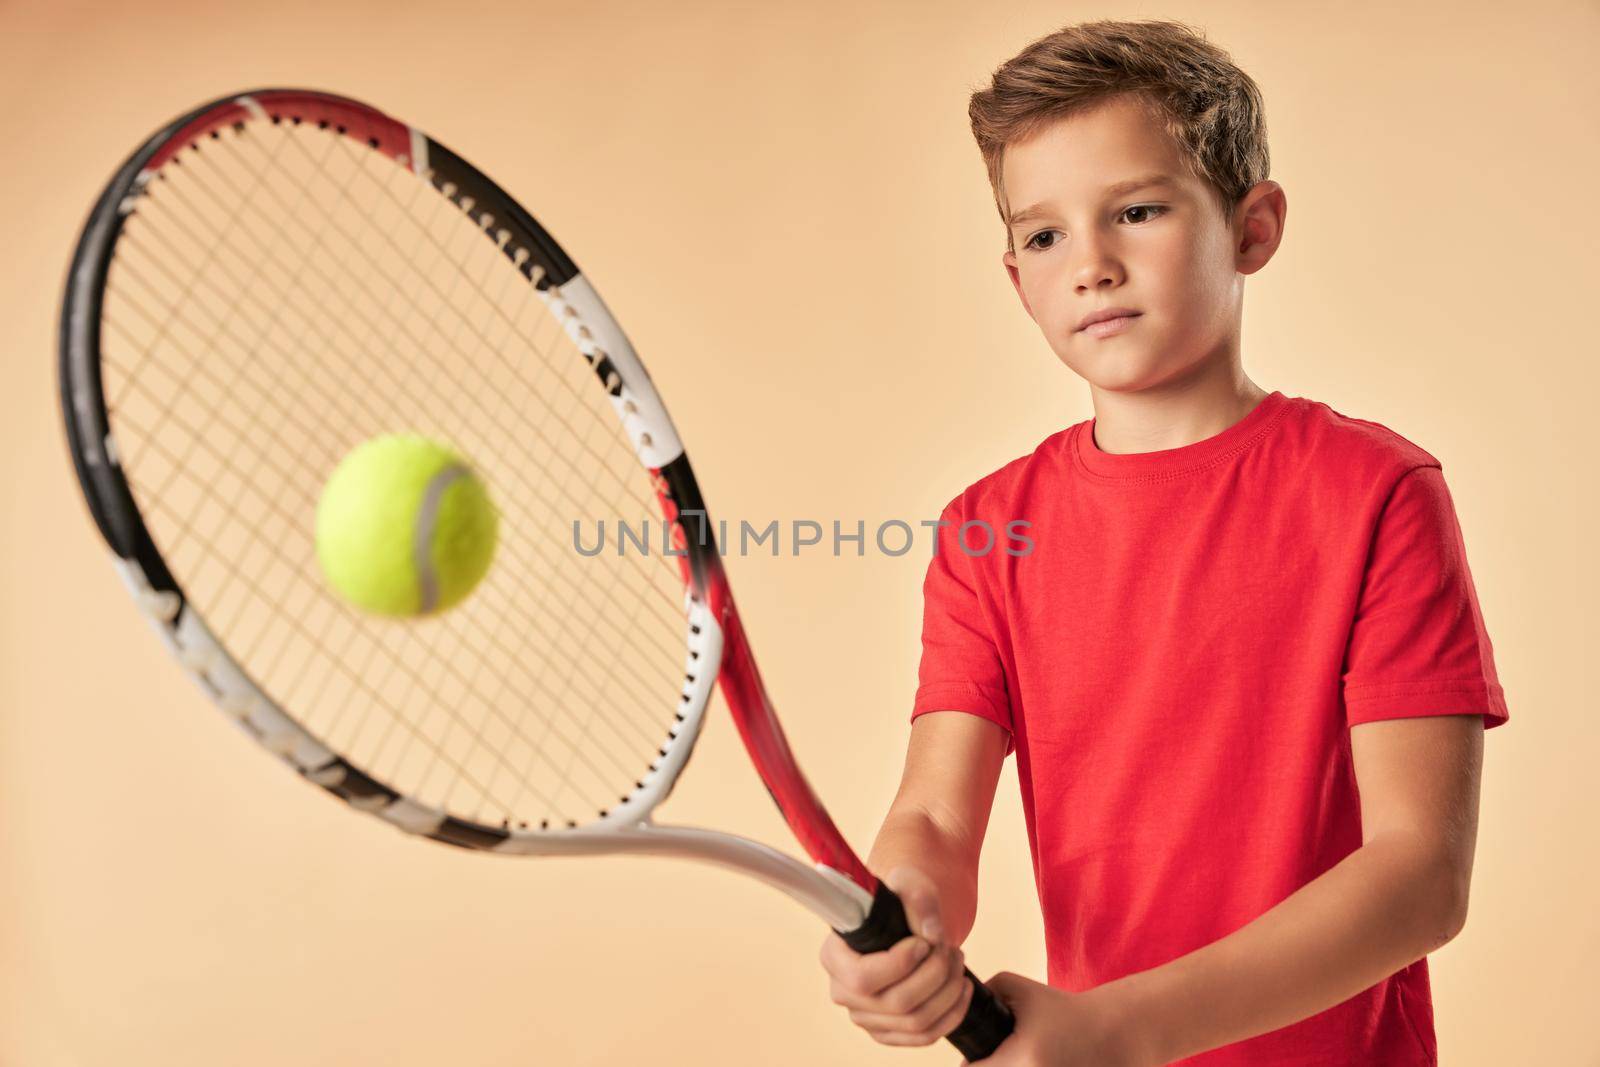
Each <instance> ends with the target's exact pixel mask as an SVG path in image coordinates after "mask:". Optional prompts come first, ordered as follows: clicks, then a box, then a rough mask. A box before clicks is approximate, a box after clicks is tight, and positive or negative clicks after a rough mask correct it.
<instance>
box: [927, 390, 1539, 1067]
mask: <svg viewBox="0 0 1600 1067" xmlns="http://www.w3.org/2000/svg"><path fill="white" fill-rule="evenodd" d="M1093 425H1094V422H1093V420H1092V419H1091V420H1089V421H1087V422H1082V423H1079V424H1077V425H1075V426H1071V427H1069V428H1067V429H1065V430H1062V431H1060V432H1058V433H1055V434H1052V435H1051V436H1050V437H1047V438H1046V439H1045V440H1044V441H1043V442H1042V443H1041V444H1040V445H1039V447H1038V448H1036V449H1035V450H1034V451H1033V452H1032V453H1031V454H1029V455H1027V456H1023V457H1021V458H1019V459H1016V460H1013V461H1012V462H1010V463H1008V464H1006V465H1005V466H1004V467H1001V468H1000V469H999V470H997V471H995V472H994V473H993V474H990V475H988V476H986V477H984V478H982V479H980V480H979V481H977V482H976V483H974V484H973V485H971V486H969V487H968V488H967V489H966V490H964V491H963V492H962V493H961V494H960V495H959V496H957V497H956V498H955V499H954V500H952V501H951V502H950V504H949V505H948V506H947V507H946V508H945V510H944V512H943V514H942V515H941V519H942V520H944V521H946V522H948V523H949V524H950V525H948V526H944V527H941V528H940V529H939V530H938V532H937V537H938V545H937V551H936V553H935V555H934V557H933V559H932V561H931V562H930V563H929V566H928V572H927V577H926V579H925V580H924V585H923V596H924V614H923V629H922V662H921V667H920V670H919V682H920V685H919V687H918V689H917V694H916V700H915V704H914V706H913V709H912V718H913V719H915V718H916V716H918V715H921V714H923V713H925V712H929V711H940V710H946V711H963V712H968V713H970V714H973V715H978V716H981V717H982V718H985V719H988V720H990V721H992V722H995V723H998V724H999V725H1000V726H1002V727H1004V728H1005V729H1006V730H1008V731H1010V734H1011V748H1010V749H1008V751H1010V750H1014V751H1015V752H1016V754H1017V773H1018V777H1019V779H1020V782H1021V787H1022V806H1023V810H1024V812H1025V815H1026V818H1027V827H1028V839H1029V844H1030V847H1031V849H1032V852H1033V864H1034V873H1035V879H1036V882H1037V888H1038V893H1039V901H1040V905H1041V907H1042V909H1043V912H1044V927H1045V945H1046V950H1047V953H1048V957H1049V982H1050V984H1051V985H1053V986H1057V987H1059V988H1062V989H1069V990H1083V989H1088V988H1090V987H1092V986H1096V985H1100V984H1101V983H1104V982H1107V981H1110V980H1112V979H1115V978H1119V977H1121V976H1123V975H1125V974H1130V973H1133V972H1136V971H1143V970H1148V969H1149V968H1152V967H1156V966H1159V965H1160V964H1163V963H1166V962H1167V961H1169V960H1172V959H1174V958H1176V957H1178V956H1182V955H1185V954H1187V953H1189V952H1193V951H1194V950H1196V949H1198V948H1201V947H1202V946H1204V945H1207V944H1209V943H1210V942H1213V941H1216V940H1218V939H1219V938H1222V937H1224V936H1226V935H1227V934H1229V933H1232V932H1233V931H1234V930H1237V929H1238V928H1240V927H1242V926H1244V925H1246V924H1247V923H1249V922H1250V921H1251V920H1253V919H1255V918H1256V917H1257V916H1259V915H1261V914H1262V913H1263V912H1265V911H1267V910H1269V909H1270V908H1271V907H1272V906H1273V905H1275V904H1277V903H1278V902H1279V901H1281V900H1283V899H1284V898H1285V897H1287V896H1289V895H1290V894H1291V893H1293V892H1294V891H1295V890H1296V889H1298V888H1299V887H1300V886H1302V885H1305V884H1306V883H1307V882H1310V881H1311V880H1312V879H1314V878H1316V877H1317V876H1318V875H1319V874H1321V873H1322V872H1324V871H1326V870H1327V869H1328V868H1330V867H1332V866H1334V864H1336V863H1337V862H1338V861H1339V860H1341V859H1342V858H1344V857H1345V856H1346V855H1348V854H1349V853H1350V852H1352V851H1354V850H1355V849H1356V848H1357V847H1358V846H1360V844H1361V811H1360V807H1359V803H1358V799H1357V793H1356V780H1355V775H1354V771H1353V767H1352V763H1351V752H1350V733H1349V730H1350V727H1351V726H1353V725H1355V724H1357V723H1362V722H1369V721H1372V720H1376V719H1394V718H1407V717H1411V716H1421V715H1458V714H1481V715H1482V716H1483V717H1484V725H1485V727H1492V726H1497V725H1499V724H1500V723H1503V722H1505V721H1506V719H1507V717H1508V713H1507V710H1506V704H1505V697H1504V694H1503V693H1502V691H1501V688H1500V685H1499V682H1498V679H1497V677H1496V675H1495V668H1494V659H1493V649H1492V646H1491V645H1490V642H1489V635H1488V633H1487V632H1486V631H1485V629H1484V624H1483V617H1482V614H1481V613H1480V611H1479V608H1478V600H1477V594H1476V593H1475V591H1474V589H1473V586H1472V576H1471V573H1470V572H1469V570H1468V568H1467V557H1466V550H1465V548H1464V546H1463V543H1462V537H1461V530H1460V527H1459V525H1458V524H1457V522H1456V517H1455V511H1454V508H1453V506H1452V504H1451V500H1450V494H1449V491H1448V490H1447V489H1446V488H1445V482H1444V478H1443V475H1442V474H1441V471H1440V465H1439V461H1438V460H1436V459H1434V458H1433V457H1432V456H1430V455H1429V454H1428V453H1427V452H1425V451H1423V450H1422V449H1421V448H1418V447H1417V446H1416V445H1414V444H1412V443H1411V442H1409V441H1407V440H1405V439H1404V438H1403V437H1401V436H1399V435H1398V434H1396V433H1394V432H1393V431H1392V430H1389V429H1387V428H1386V427H1384V426H1381V425H1379V424H1377V423H1373V422H1367V421H1364V420H1361V419H1353V418H1349V417H1347V416H1344V415H1341V414H1339V413H1338V412H1336V411H1334V410H1333V409H1332V408H1330V407H1328V406H1327V405H1326V404H1322V403H1318V402H1315V401H1311V400H1307V399H1304V398H1301V397H1286V396H1284V395H1283V394H1282V393H1281V392H1274V393H1272V394H1270V395H1269V396H1267V397H1266V398H1265V399H1263V400H1262V401H1260V402H1259V403H1258V404H1257V405H1256V407H1255V408H1254V409H1252V410H1251V412H1250V413H1249V414H1248V415H1246V416H1245V417H1244V418H1243V419H1241V420H1240V421H1239V422H1237V423H1235V424H1234V425H1232V426H1230V427H1229V428H1228V429H1226V430H1224V431H1222V432H1221V433H1219V434H1217V435H1215V436H1213V437H1209V438H1206V439H1205V440H1203V441H1198V442H1195V443H1194V444H1191V445H1185V446H1183V447H1181V448H1171V449H1164V450H1161V451H1157V452H1144V453H1137V454H1124V455H1114V454H1109V453H1106V452H1102V451H1100V449H1099V447H1098V446H1097V445H1096V444H1095V442H1094V438H1093V432H1092V431H1093ZM1013 520H1024V521H1026V522H1027V523H1029V524H1030V525H1028V526H1026V527H1023V526H1015V525H1011V526H1009V527H1008V524H1011V523H1012V522H1013ZM979 522H981V523H985V524H987V529H986V528H985V527H984V526H980V525H976V523H979ZM963 523H971V524H974V525H970V526H968V527H966V528H965V530H964V532H963V526H962V524H963ZM958 538H964V541H963V542H960V543H958V540H957V539H958ZM1024 538H1025V539H1026V540H1024ZM962 544H964V545H965V546H966V548H965V549H963V547H962ZM986 545H987V546H988V551H986V552H985V551H983V549H984V548H985V546H986ZM1180 1062H1182V1063H1185V1064H1203V1065H1205V1067H1221V1065H1230V1067H1233V1065H1261V1064H1272V1065H1274V1067H1285V1065H1290V1064H1318V1065H1325V1064H1385V1065H1387V1067H1402V1065H1410V1064H1428V1065H1432V1064H1434V1063H1436V1062H1437V1052H1436V1047H1435V1043H1434V1032H1433V1010H1432V1001H1431V997H1430V994H1429V988H1428V970H1427V961H1426V960H1418V961H1417V962H1416V963H1414V964H1412V965H1411V966H1409V967H1406V968H1405V969H1404V970H1402V971H1400V972H1398V973H1397V974H1395V975H1393V976H1391V977H1389V978H1387V979H1385V980H1384V981H1382V982H1379V983H1378V984H1377V985H1375V986H1373V987H1372V988H1371V989H1368V990H1366V991H1365V992H1363V993H1361V994H1359V995H1357V996H1355V997H1352V998H1351V999H1350V1000H1347V1001H1345V1002H1344V1003H1342V1004H1339V1005H1337V1006H1335V1007H1333V1008H1330V1009H1328V1010H1326V1011H1324V1012H1321V1013H1320V1014H1318V1015H1315V1016H1312V1017H1310V1018H1308V1019H1303V1020H1301V1021H1300V1022H1298V1023H1295V1024H1293V1025H1291V1026H1287V1027H1284V1028H1283V1029H1280V1030H1276V1031H1274V1032H1272V1033H1269V1034H1262V1035H1260V1036H1258V1037H1255V1038H1252V1039H1250V1040H1247V1041H1242V1042H1239V1043H1236V1044H1233V1045H1229V1046H1227V1047H1226V1048H1221V1049H1215V1050H1212V1051H1210V1052H1207V1053H1204V1054H1202V1055H1198V1056H1195V1057H1192V1058H1190V1059H1186V1060H1183V1061H1180Z"/></svg>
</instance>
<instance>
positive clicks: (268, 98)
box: [145, 89, 411, 171]
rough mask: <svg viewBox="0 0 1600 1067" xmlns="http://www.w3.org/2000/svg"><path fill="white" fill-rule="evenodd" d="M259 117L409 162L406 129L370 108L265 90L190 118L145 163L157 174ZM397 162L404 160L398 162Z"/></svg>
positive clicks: (323, 97)
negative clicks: (312, 127) (323, 131)
mask: <svg viewBox="0 0 1600 1067" xmlns="http://www.w3.org/2000/svg"><path fill="white" fill-rule="evenodd" d="M263 116H265V117H266V118H267V119H269V120H270V119H273V118H276V119H278V120H280V121H286V122H296V123H306V122H310V123H314V124H316V125H317V126H320V127H324V128H332V129H335V130H337V131H339V132H340V133H342V134H344V135H345V136H346V137H349V138H352V139H353V140H356V141H360V142H362V143H364V144H368V145H371V146H372V147H373V148H376V149H377V150H378V151H380V152H382V153H383V154H384V155H386V156H388V157H389V158H391V159H393V160H395V161H396V162H397V163H402V164H403V165H408V164H409V163H410V161H411V157H410V153H411V127H409V126H407V125H406V124H405V123H403V122H397V121H396V120H394V119H392V118H390V117H389V116H388V115H385V114H384V113H383V112H381V111H378V110H377V109H375V108H371V107H368V106H367V105H365V104H361V103H357V102H356V101H354V100H348V99H346V98H345V97H342V96H334V95H333V94H332V93H313V92H304V91H288V90H277V89H273V90H268V91H266V92H261V93H248V94H245V95H243V96H236V97H234V98H233V99H231V100H228V101H226V102H224V103H221V104H219V105H217V106H216V107H214V108H211V109H210V110H208V111H205V112H202V113H201V114H199V115H196V116H195V117H194V118H192V119H190V120H189V121H188V122H187V123H185V124H184V125H183V126H181V127H179V128H178V129H177V130H174V131H173V132H172V133H171V134H170V135H169V136H168V138H167V140H166V143H165V144H163V145H162V146H161V147H160V148H159V149H157V151H156V154H155V155H154V156H152V157H150V161H149V162H148V163H146V164H145V169H146V170H152V171H153V170H159V169H160V168H161V167H163V166H165V165H166V164H167V163H168V162H169V161H170V160H171V159H172V158H173V157H174V156H176V155H177V154H178V153H179V152H181V151H183V150H184V149H185V148H198V147H200V146H201V145H203V144H204V143H205V139H206V138H208V137H213V136H216V135H218V134H219V133H220V131H221V130H222V129H223V128H224V127H226V126H232V125H235V124H237V123H242V122H249V121H252V120H256V119H260V118H262V117H263ZM401 157H405V158H404V160H402V159H401Z"/></svg>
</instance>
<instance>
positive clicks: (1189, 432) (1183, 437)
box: [1089, 363, 1268, 455]
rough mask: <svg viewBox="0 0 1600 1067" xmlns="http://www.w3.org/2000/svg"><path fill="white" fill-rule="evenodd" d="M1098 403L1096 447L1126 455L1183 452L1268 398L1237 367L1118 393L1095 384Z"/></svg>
mask: <svg viewBox="0 0 1600 1067" xmlns="http://www.w3.org/2000/svg"><path fill="white" fill-rule="evenodd" d="M1089 393H1090V397H1091V399H1092V400H1093V403H1094V443H1095V446H1096V447H1097V448H1099V449H1100V451H1102V452H1106V453H1110V454H1113V455H1126V454H1129V453H1135V452H1158V451H1162V450H1164V449H1169V448H1182V447H1183V446H1184V445H1192V444H1194V443H1195V442H1196V441H1204V440H1205V439H1206V438H1208V437H1215V436H1216V435H1217V434H1219V433H1221V432H1222V431H1223V430H1226V429H1227V428H1228V427H1230V426H1232V425H1233V424H1234V423H1236V422H1238V421H1239V420H1240V419H1242V418H1244V417H1245V416H1246V415H1248V414H1250V412H1251V410H1253V409H1254V408H1255V406H1256V405H1257V404H1259V403H1260V402H1261V400H1262V399H1263V398H1264V397H1265V396H1266V395H1267V393H1268V390H1266V389H1263V388H1261V387H1260V386H1259V385H1257V384H1256V383H1255V382H1252V381H1251V380H1250V379H1249V378H1248V377H1246V376H1245V373H1244V370H1243V369H1242V368H1241V367H1240V366H1239V365H1238V364H1237V363H1233V364H1232V365H1228V364H1224V365H1223V366H1222V367H1221V368H1220V369H1219V371H1218V372H1216V373H1211V374H1201V375H1196V376H1193V377H1190V378H1188V379H1186V380H1184V381H1182V382H1175V383H1170V384H1167V385H1164V386H1161V387H1160V388H1157V389H1146V390H1141V391H1140V392H1136V393H1122V392H1113V391H1111V390H1109V389H1099V388H1096V387H1095V386H1094V385H1090V386H1089Z"/></svg>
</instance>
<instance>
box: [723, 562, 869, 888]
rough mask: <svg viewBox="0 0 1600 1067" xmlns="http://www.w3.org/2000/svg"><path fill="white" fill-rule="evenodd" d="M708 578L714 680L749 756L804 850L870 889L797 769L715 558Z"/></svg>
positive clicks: (858, 863) (856, 861)
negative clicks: (715, 638) (717, 631)
mask: <svg viewBox="0 0 1600 1067" xmlns="http://www.w3.org/2000/svg"><path fill="white" fill-rule="evenodd" d="M709 578H710V581H709V583H708V589H707V592H708V593H709V599H710V606H711V617H712V618H714V619H716V620H717V624H718V625H719V626H721V627H722V668H721V671H720V672H719V673H718V675H717V681H718V684H720V685H721V686H722V696H723V699H724V700H726V701H727V702H728V711H729V713H731V714H732V716H733V721H734V723H735V724H736V725H737V726H738V727H739V736H740V737H741V738H743V739H744V747H745V748H746V749H747V750H748V751H749V753H750V759H751V760H752V761H753V762H754V763H755V765H756V770H757V771H758V772H759V773H760V775H761V779H762V781H764V782H765V783H766V785H767V789H768V791H770V792H771V793H772V799H773V800H775V801H776V802H777V804H778V808H779V810H781V811H782V812H783V817H784V819H785V820H787V821H788V823H789V829H791V830H792V831H794V835H795V837H796V838H797V839H798V840H799V842H800V844H801V846H802V847H803V848H804V849H805V850H806V854H807V855H809V856H810V857H811V858H812V859H813V860H815V861H816V862H817V863H821V864H824V865H826V866H828V867H831V868H832V869H833V870H835V871H838V872H839V873H840V874H842V875H844V876H845V877H846V878H849V879H850V880H851V881H852V882H854V883H856V884H857V885H859V886H860V887H861V888H862V889H864V890H866V891H867V892H868V893H876V892H877V890H878V880H877V879H876V878H874V877H873V876H872V872H870V871H868V870H867V867H866V864H864V863H862V862H861V859H860V857H858V856H857V855H856V854H855V851H854V850H853V849H852V848H851V847H850V845H849V843H848V842H846V841H845V839H844V835H843V834H841V833H840V832H839V828H838V827H837V826H835V825H834V824H833V818H832V816H830V815H829V814H828V812H827V810H826V809H825V808H823V806H822V802H821V801H820V800H818V799H817V795H816V793H814V792H812V790H811V785H810V783H809V782H807V781H806V779H805V775H803V774H801V773H800V766H799V764H798V763H796V762H795V758H794V753H793V752H791V751H790V749H789V741H788V739H787V738H785V737H784V735H783V727H782V726H780V725H779V724H778V716H777V714H776V713H775V712H774V711H773V709H772V700H771V699H770V698H769V697H768V696H767V689H766V686H764V685H763V684H762V682H761V673H760V672H759V671H758V670H756V660H755V656H754V654H753V653H752V652H751V651H750V642H749V641H748V640H747V639H746V637H745V633H744V625H743V623H741V622H740V621H739V611H738V609H737V608H736V607H735V606H734V603H733V593H732V591H731V590H730V589H729V588H728V582H727V579H726V577H724V575H723V573H722V567H721V564H720V561H719V562H717V563H715V564H714V565H713V566H712V567H711V568H710V575H709Z"/></svg>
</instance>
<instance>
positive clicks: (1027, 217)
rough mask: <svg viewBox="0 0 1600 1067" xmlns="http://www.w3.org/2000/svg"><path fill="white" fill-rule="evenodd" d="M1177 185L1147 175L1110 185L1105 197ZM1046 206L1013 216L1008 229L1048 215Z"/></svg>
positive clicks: (1165, 177)
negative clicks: (1159, 186)
mask: <svg viewBox="0 0 1600 1067" xmlns="http://www.w3.org/2000/svg"><path fill="white" fill-rule="evenodd" d="M1176 184H1177V182H1176V181H1175V180H1173V179H1172V178H1171V177H1170V176H1168V175H1166V174H1147V175H1145V176H1144V177H1142V178H1129V179H1128V180H1127V181H1125V182H1117V183H1116V184H1115V185H1108V186H1106V188H1105V191H1104V194H1103V195H1104V196H1106V197H1113V196H1122V195H1124V194H1126V193H1132V192H1136V191H1138V190H1140V189H1147V188H1149V187H1150V186H1153V185H1176ZM1046 204H1047V202H1046V201H1043V200H1041V201H1040V202H1039V203H1037V204H1032V205H1030V206H1028V207H1025V208H1023V209H1022V210H1021V211H1019V212H1017V213H1016V214H1014V215H1012V216H1011V218H1010V219H1009V220H1007V222H1006V226H1007V228H1010V227H1012V226H1016V225H1017V224H1019V223H1023V222H1031V221H1032V220H1034V219H1036V218H1040V217H1041V216H1044V215H1048V214H1049V213H1050V212H1049V210H1048V208H1047V206H1046Z"/></svg>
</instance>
